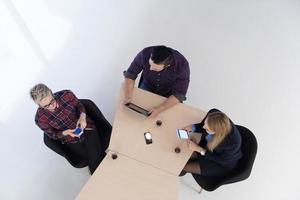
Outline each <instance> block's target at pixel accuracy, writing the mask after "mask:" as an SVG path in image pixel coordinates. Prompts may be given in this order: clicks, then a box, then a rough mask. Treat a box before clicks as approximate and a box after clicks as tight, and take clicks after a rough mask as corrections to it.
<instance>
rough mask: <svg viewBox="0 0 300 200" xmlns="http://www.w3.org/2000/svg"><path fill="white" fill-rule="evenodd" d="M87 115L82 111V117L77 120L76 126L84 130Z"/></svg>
mask: <svg viewBox="0 0 300 200" xmlns="http://www.w3.org/2000/svg"><path fill="white" fill-rule="evenodd" d="M86 125H87V124H86V115H85V113H81V114H80V117H79V119H78V121H77V124H76V127H79V128H81V129H82V130H84V129H85V128H86Z"/></svg>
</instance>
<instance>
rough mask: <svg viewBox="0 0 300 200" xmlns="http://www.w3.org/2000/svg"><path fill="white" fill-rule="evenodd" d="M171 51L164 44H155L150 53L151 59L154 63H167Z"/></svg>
mask: <svg viewBox="0 0 300 200" xmlns="http://www.w3.org/2000/svg"><path fill="white" fill-rule="evenodd" d="M171 57H172V51H171V49H170V48H168V47H166V46H155V47H154V48H153V51H152V54H151V60H153V62H154V63H155V64H164V65H169V64H170V62H171Z"/></svg>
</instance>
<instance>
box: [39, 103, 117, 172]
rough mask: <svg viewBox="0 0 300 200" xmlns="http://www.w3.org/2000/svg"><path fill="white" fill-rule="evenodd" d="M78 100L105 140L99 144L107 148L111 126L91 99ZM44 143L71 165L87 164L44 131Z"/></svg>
mask: <svg viewBox="0 0 300 200" xmlns="http://www.w3.org/2000/svg"><path fill="white" fill-rule="evenodd" d="M79 101H80V102H81V103H82V104H83V105H84V107H85V110H86V114H87V115H88V116H89V117H91V118H92V119H93V120H94V122H95V125H96V128H97V130H98V133H99V134H100V138H105V139H106V140H105V141H101V144H104V148H105V149H107V147H108V145H109V140H110V135H111V130H112V126H111V125H110V123H109V122H108V121H107V120H106V119H105V117H104V116H103V114H102V112H101V111H100V110H99V108H98V107H97V105H96V104H95V103H94V102H93V101H91V100H89V99H80V100H79ZM44 143H45V145H46V146H47V147H49V148H50V149H51V150H53V151H54V152H56V153H58V154H59V155H61V156H63V157H65V158H66V159H67V161H68V162H69V163H70V164H71V165H72V166H73V167H75V168H83V167H86V166H87V165H88V164H87V162H86V161H85V160H82V159H81V158H79V157H77V156H76V155H73V154H72V153H71V152H70V151H69V150H68V149H67V148H66V147H65V146H64V145H63V144H62V143H61V142H60V141H59V140H53V139H51V138H49V137H48V136H47V135H46V134H45V133H44Z"/></svg>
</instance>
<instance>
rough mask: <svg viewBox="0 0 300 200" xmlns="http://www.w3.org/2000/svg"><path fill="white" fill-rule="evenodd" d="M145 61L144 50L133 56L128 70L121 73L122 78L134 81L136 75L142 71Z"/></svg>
mask: <svg viewBox="0 0 300 200" xmlns="http://www.w3.org/2000/svg"><path fill="white" fill-rule="evenodd" d="M145 59H146V58H145V55H144V50H142V51H141V52H140V53H138V54H137V55H136V56H135V58H134V60H133V61H132V63H131V64H130V66H129V68H128V69H127V70H126V71H124V72H123V75H124V77H125V78H129V79H132V80H135V79H136V78H137V76H138V74H139V73H140V72H141V71H142V70H143V66H144V65H145Z"/></svg>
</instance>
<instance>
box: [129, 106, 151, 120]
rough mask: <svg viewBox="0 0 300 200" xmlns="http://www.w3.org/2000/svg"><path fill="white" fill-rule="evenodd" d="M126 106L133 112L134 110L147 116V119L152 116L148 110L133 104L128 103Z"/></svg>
mask: <svg viewBox="0 0 300 200" xmlns="http://www.w3.org/2000/svg"><path fill="white" fill-rule="evenodd" d="M125 106H126V107H128V108H130V109H131V110H134V111H135V112H138V113H140V114H142V115H145V116H146V117H148V116H149V115H150V113H149V111H148V110H146V109H144V108H141V107H140V106H137V105H135V104H133V103H126V104H125Z"/></svg>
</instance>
